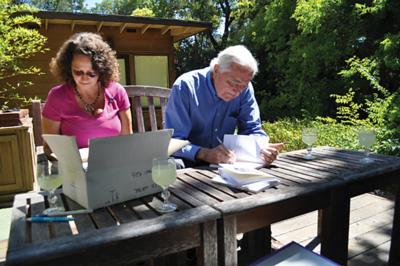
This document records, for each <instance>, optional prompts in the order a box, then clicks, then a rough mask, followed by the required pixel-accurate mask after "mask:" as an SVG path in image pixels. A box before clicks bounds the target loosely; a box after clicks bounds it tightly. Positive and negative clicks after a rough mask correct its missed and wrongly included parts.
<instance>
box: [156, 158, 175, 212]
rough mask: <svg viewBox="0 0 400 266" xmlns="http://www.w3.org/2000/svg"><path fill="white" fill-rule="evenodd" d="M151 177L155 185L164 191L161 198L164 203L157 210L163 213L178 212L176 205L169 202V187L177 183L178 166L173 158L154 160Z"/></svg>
mask: <svg viewBox="0 0 400 266" xmlns="http://www.w3.org/2000/svg"><path fill="white" fill-rule="evenodd" d="M151 176H152V177H153V181H154V183H156V184H157V185H159V186H160V187H161V188H162V189H163V191H162V193H161V197H162V198H163V199H164V201H163V203H162V204H160V205H159V206H156V210H157V211H159V212H162V213H166V212H172V211H174V210H176V204H174V203H172V202H169V200H168V199H169V196H170V195H171V194H170V192H169V191H168V186H169V185H171V184H172V183H174V182H175V181H176V165H175V160H174V159H173V158H154V159H153V165H152V168H151Z"/></svg>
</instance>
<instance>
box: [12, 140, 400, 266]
mask: <svg viewBox="0 0 400 266" xmlns="http://www.w3.org/2000/svg"><path fill="white" fill-rule="evenodd" d="M313 151H314V154H315V156H316V158H315V160H312V161H306V160H304V159H303V155H304V154H305V151H304V150H299V151H294V152H289V153H283V154H281V155H279V158H278V159H277V160H276V161H275V162H274V163H273V164H272V165H271V166H270V167H268V168H263V169H262V171H265V172H267V173H269V174H271V175H273V176H275V177H277V178H278V179H279V180H280V184H279V185H278V186H277V187H276V188H271V189H267V190H266V191H264V192H260V193H257V194H253V193H249V192H244V191H240V190H234V189H230V188H228V187H226V186H224V185H220V184H217V183H214V182H213V181H212V180H211V179H212V178H213V177H214V176H215V175H218V172H217V170H216V169H211V168H197V169H193V168H189V169H184V170H181V171H178V178H177V181H176V182H175V183H174V184H173V186H172V187H171V189H170V191H171V194H172V198H171V201H172V202H174V203H176V204H178V210H177V211H176V212H174V213H172V214H167V215H161V216H160V214H159V213H157V212H156V211H154V209H153V207H152V206H153V204H154V199H153V196H149V197H145V198H141V199H137V200H133V201H128V202H125V203H122V204H117V205H113V206H111V207H107V208H101V209H98V210H96V211H95V212H94V213H92V214H89V215H78V216H76V221H75V222H74V223H75V224H74V226H75V227H76V230H75V231H74V230H72V229H71V228H72V226H71V224H56V223H52V224H36V223H34V224H29V223H27V222H25V218H26V217H29V216H31V215H34V214H37V213H40V212H41V211H42V210H43V208H44V207H45V206H44V203H43V197H42V196H40V195H38V194H37V193H36V194H35V193H34V194H22V195H19V196H17V197H16V199H15V202H14V207H13V215H12V216H13V217H12V224H11V232H10V240H9V248H8V252H7V260H6V261H7V265H23V264H38V263H41V264H54V262H57V265H63V264H71V263H79V262H82V261H84V262H85V263H86V264H88V265H91V264H93V265H94V264H95V265H117V264H123V263H131V262H135V261H142V260H146V259H148V258H154V257H157V256H162V255H165V254H170V253H174V252H177V251H180V250H185V249H188V248H192V247H199V248H198V250H199V251H201V252H199V253H198V254H199V264H205V265H215V264H216V263H217V262H216V258H217V250H218V260H219V261H218V264H219V265H228V266H231V265H237V264H238V257H237V241H236V235H237V233H246V232H253V233H252V234H249V236H250V237H248V238H247V239H248V240H251V241H243V242H244V243H241V244H240V246H241V248H244V249H246V250H248V251H249V256H248V258H249V259H250V260H252V259H255V258H257V257H259V256H262V255H264V254H265V253H266V252H268V251H269V250H270V241H268V240H269V237H270V225H271V224H272V223H275V222H278V221H282V220H285V219H288V218H291V217H294V216H297V215H301V214H304V213H307V212H311V211H314V210H320V211H319V219H318V222H319V230H318V235H319V239H320V240H321V253H322V254H323V255H325V256H327V257H329V258H331V259H333V260H334V261H336V262H338V263H340V264H343V265H345V264H346V263H347V246H348V227H349V212H350V210H349V204H350V198H351V197H353V196H356V195H358V194H361V193H364V192H368V191H371V190H373V189H375V188H378V187H381V186H384V185H387V184H396V185H398V184H399V183H400V177H399V174H400V158H398V157H391V156H382V155H376V154H373V155H372V157H373V158H374V159H375V161H374V163H372V164H369V165H363V164H360V163H359V160H360V159H361V158H362V156H363V154H362V153H361V152H355V151H348V150H340V149H335V148H330V147H318V148H315V149H313ZM63 199H64V200H63V203H64V204H65V205H66V208H67V209H79V208H80V207H79V206H77V205H76V203H74V202H73V201H71V200H69V199H68V198H67V197H64V198H63ZM155 199H156V200H157V199H158V200H160V199H159V195H157V198H155ZM399 205H400V203H399V194H398V193H397V196H396V206H395V214H394V227H393V230H392V244H391V253H390V259H389V263H390V265H400V259H399V252H396V250H397V251H398V250H399V248H400V244H399V241H400V240H399V235H400V228H399V225H400V224H399V223H400V221H399V213H400V211H399V208H400V207H399ZM254 232H255V233H254ZM217 237H218V247H217V245H216V238H217Z"/></svg>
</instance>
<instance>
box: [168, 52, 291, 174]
mask: <svg viewBox="0 0 400 266" xmlns="http://www.w3.org/2000/svg"><path fill="white" fill-rule="evenodd" d="M257 71H258V67H257V61H256V60H255V59H254V57H253V56H252V54H251V53H250V51H249V50H248V49H247V48H246V47H244V46H242V45H236V46H231V47H228V48H226V49H225V50H223V51H221V52H220V53H219V54H218V57H217V58H214V59H213V60H212V61H211V63H210V66H209V67H206V68H204V69H199V70H194V71H191V72H188V73H185V74H183V75H182V76H180V77H179V78H178V79H177V80H176V81H175V83H174V85H173V87H172V91H171V95H170V97H169V101H168V106H167V110H166V120H165V122H166V127H167V128H173V129H174V135H173V137H174V138H179V139H186V140H189V141H190V143H191V144H189V145H187V146H185V147H184V148H183V149H181V150H180V151H178V152H176V153H175V154H174V156H175V157H180V158H182V159H183V161H184V163H185V166H186V167H188V166H195V165H199V164H204V163H212V164H217V163H233V162H234V161H235V160H236V156H235V154H234V152H233V151H231V150H228V149H226V148H225V147H224V146H223V145H222V144H221V143H220V140H221V139H223V136H224V135H225V134H233V133H234V132H235V129H236V128H238V132H237V133H238V134H241V135H263V136H267V135H266V133H265V132H264V131H263V130H262V127H261V119H260V111H259V108H258V104H257V102H256V99H255V97H254V90H253V86H252V85H251V80H252V79H253V77H254V75H255V74H256V73H257ZM282 146H283V144H282V143H277V144H269V145H268V146H267V147H265V148H263V149H262V150H261V154H260V156H261V158H262V160H263V161H264V162H265V164H266V165H268V164H270V163H271V162H272V161H273V160H275V159H276V157H277V155H278V152H279V150H280V149H281V148H282Z"/></svg>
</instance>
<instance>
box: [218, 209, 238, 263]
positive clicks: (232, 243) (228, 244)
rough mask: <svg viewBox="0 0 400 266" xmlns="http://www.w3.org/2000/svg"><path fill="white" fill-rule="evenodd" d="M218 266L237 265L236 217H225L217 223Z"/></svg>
mask: <svg viewBox="0 0 400 266" xmlns="http://www.w3.org/2000/svg"><path fill="white" fill-rule="evenodd" d="M217 232H218V265H226V266H230V265H237V264H238V260H237V251H236V250H237V243H236V217H235V216H225V217H223V218H222V219H218V221H217Z"/></svg>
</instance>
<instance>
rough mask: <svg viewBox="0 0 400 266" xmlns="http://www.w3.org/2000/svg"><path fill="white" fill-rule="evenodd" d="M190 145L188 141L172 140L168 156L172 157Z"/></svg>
mask: <svg viewBox="0 0 400 266" xmlns="http://www.w3.org/2000/svg"><path fill="white" fill-rule="evenodd" d="M188 144H190V142H189V141H188V140H183V139H174V138H171V140H170V141H169V145H168V156H171V155H172V154H174V153H175V152H177V151H179V150H180V149H182V148H183V147H185V146H186V145H188Z"/></svg>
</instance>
